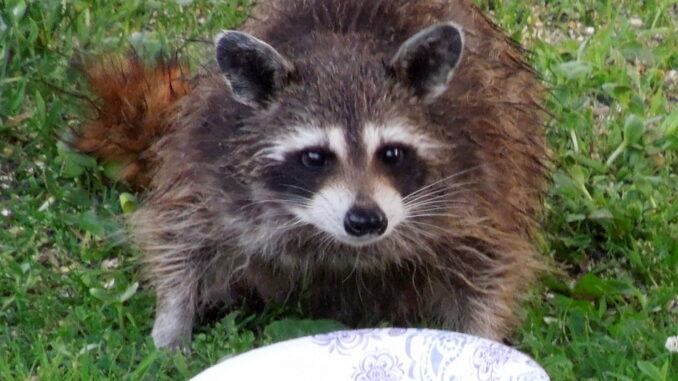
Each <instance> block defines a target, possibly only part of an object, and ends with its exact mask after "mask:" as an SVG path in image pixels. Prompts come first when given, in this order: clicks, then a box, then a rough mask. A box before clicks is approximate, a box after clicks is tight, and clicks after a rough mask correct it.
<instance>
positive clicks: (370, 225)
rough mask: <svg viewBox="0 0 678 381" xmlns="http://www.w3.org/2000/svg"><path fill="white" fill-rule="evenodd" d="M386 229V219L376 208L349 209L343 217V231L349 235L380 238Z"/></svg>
mask: <svg viewBox="0 0 678 381" xmlns="http://www.w3.org/2000/svg"><path fill="white" fill-rule="evenodd" d="M387 227H388V219H387V218H386V215H385V214H384V212H383V211H382V210H381V209H380V208H378V207H372V208H360V207H353V208H351V209H350V210H349V211H348V212H347V213H346V216H345V217H344V230H346V233H348V234H349V235H352V236H355V237H363V236H366V235H375V236H380V235H382V234H384V232H385V231H386V228H387Z"/></svg>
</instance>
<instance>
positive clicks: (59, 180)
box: [0, 0, 678, 381]
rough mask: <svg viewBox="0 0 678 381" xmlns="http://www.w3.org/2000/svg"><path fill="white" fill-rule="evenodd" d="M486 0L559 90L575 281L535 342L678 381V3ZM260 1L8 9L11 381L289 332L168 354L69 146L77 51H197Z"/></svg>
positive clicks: (228, 321)
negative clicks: (64, 144)
mask: <svg viewBox="0 0 678 381" xmlns="http://www.w3.org/2000/svg"><path fill="white" fill-rule="evenodd" d="M478 3H479V4H480V5H481V6H482V7H483V8H484V9H485V10H487V11H490V12H491V14H492V17H493V18H494V19H495V20H496V21H497V22H498V23H499V24H500V25H501V26H502V27H503V28H504V29H505V30H507V32H508V33H510V34H511V35H512V36H513V37H514V38H516V39H517V40H519V41H521V42H522V43H524V44H525V45H526V46H527V47H528V48H529V49H530V50H532V51H533V55H532V56H531V57H530V60H531V62H532V64H533V65H534V66H535V67H536V68H537V70H538V71H539V72H540V73H542V75H543V77H544V81H545V83H546V84H547V85H548V86H549V87H550V88H551V89H552V96H551V97H550V99H549V100H548V104H547V106H548V109H549V110H550V111H551V112H552V113H553V115H554V117H553V120H552V121H551V122H550V123H549V124H548V126H547V131H548V137H549V140H550V142H551V144H552V147H553V152H554V158H555V164H554V176H553V185H552V187H551V192H550V194H549V197H548V199H547V201H546V213H545V216H544V219H543V225H544V227H545V229H546V231H547V234H546V236H545V239H544V242H543V252H544V255H545V256H547V257H549V258H551V259H552V260H553V262H554V264H555V267H557V268H558V269H559V270H560V271H561V272H560V273H559V274H555V275H553V276H551V277H548V278H547V279H545V280H544V282H543V284H542V286H541V288H539V289H538V290H536V291H535V298H534V301H533V302H532V303H531V304H530V306H529V309H528V311H527V316H526V317H527V318H526V321H525V325H524V326H523V327H522V328H521V329H520V330H519V332H518V333H517V335H516V340H515V341H516V343H517V345H518V347H519V348H520V349H521V350H523V351H526V352H528V353H529V354H531V355H532V356H533V357H534V358H535V359H536V360H537V361H539V362H540V363H541V364H543V365H544V366H545V367H546V368H547V370H548V371H549V373H550V374H551V375H552V377H553V379H555V380H572V379H578V380H580V379H591V380H594V379H598V380H603V379H604V380H652V381H659V380H671V379H674V380H675V375H676V374H678V355H676V354H673V355H671V353H670V352H669V351H668V350H667V349H665V348H664V342H665V340H666V338H667V337H669V336H675V335H678V275H677V274H678V273H677V268H678V243H677V241H678V202H677V200H678V177H677V176H676V168H677V167H678V158H677V157H676V156H677V152H678V109H676V107H675V106H676V100H677V99H678V83H677V79H676V74H675V72H673V74H671V73H670V70H672V69H673V70H676V69H678V49H676V46H678V37H677V36H678V33H677V32H676V31H677V27H678V25H677V21H676V20H677V19H678V18H677V17H678V16H677V12H678V10H677V9H676V5H675V4H672V1H670V0H656V1H653V0H648V1H643V2H641V1H628V0H618V1H610V0H600V1H589V0H556V1H548V2H545V1H544V0H542V1H538V0H504V1H499V0H479V1H478ZM246 5H247V4H246V2H236V1H228V0H195V1H191V0H183V1H162V2H161V1H141V0H129V1H104V0H100V1H94V0H89V1H84V0H63V1H57V0H52V1H32V2H31V1H22V0H0V212H2V214H0V305H1V308H0V354H1V356H2V360H0V379H3V380H27V379H30V380H36V379H39V380H41V381H45V380H80V379H82V380H92V379H135V380H136V379H182V378H184V379H185V378H188V377H190V376H192V375H194V374H196V373H197V372H198V371H200V370H201V369H202V368H204V367H207V366H209V365H211V364H213V363H215V362H216V361H218V360H219V359H220V358H222V357H224V356H228V355H231V354H233V353H237V352H240V351H244V350H247V349H249V348H251V347H252V346H253V345H261V344H263V343H267V342H270V341H271V340H274V339H276V338H278V337H280V336H281V335H280V332H278V333H276V332H275V330H276V329H278V330H280V326H275V325H270V323H271V322H272V321H273V320H275V319H277V318H280V317H289V316H290V313H289V312H282V313H281V312H279V311H277V310H276V309H275V308H270V311H267V313H266V314H264V315H258V316H254V315H252V314H247V313H246V312H241V313H239V314H231V315H228V316H227V317H225V318H223V319H222V320H221V321H219V322H218V323H217V324H216V325H212V326H209V327H204V328H202V329H201V330H200V331H199V332H198V333H197V335H196V338H195V343H194V345H193V353H192V355H191V356H190V357H186V356H184V355H182V354H171V353H167V352H164V351H157V350H155V349H154V348H153V345H152V342H151V341H150V339H149V332H150V325H151V323H152V318H153V297H152V295H151V293H150V292H148V290H146V289H143V287H140V286H139V285H138V276H137V274H136V269H137V268H136V265H135V256H136V255H137V253H136V252H135V251H134V250H133V249H132V248H130V247H129V246H128V245H127V244H125V243H124V242H121V241H122V240H120V239H117V238H115V237H113V238H111V236H110V232H112V231H116V230H117V229H119V228H120V225H121V224H120V223H119V219H118V218H117V217H116V216H119V215H120V214H121V213H122V207H121V203H120V202H119V198H120V195H121V194H122V193H123V192H125V191H128V190H126V189H124V188H123V187H122V186H116V185H113V184H112V183H111V182H110V181H108V180H107V179H106V177H105V174H104V171H103V169H102V168H99V167H97V165H96V163H95V162H93V161H92V160H90V159H88V158H85V157H81V156H77V155H72V154H70V153H68V152H66V151H64V150H63V149H60V148H59V146H58V145H57V136H58V135H59V133H60V132H61V131H63V130H64V129H65V128H67V127H68V126H72V125H75V124H77V123H78V122H79V121H80V120H81V118H82V115H81V113H79V109H78V105H77V104H78V101H77V99H75V98H73V97H71V96H69V95H67V94H66V93H65V92H64V91H62V90H65V91H70V92H73V91H76V92H81V91H82V84H81V81H80V80H78V79H77V75H76V74H77V73H75V72H74V71H73V70H72V69H70V68H69V61H70V59H71V57H73V56H74V55H75V54H77V53H78V52H81V51H86V52H96V53H105V52H107V51H121V50H123V49H125V48H126V47H129V46H130V45H132V46H134V47H135V48H136V49H140V50H143V51H146V52H149V53H150V54H153V53H155V52H157V51H159V50H161V49H163V48H164V49H173V48H176V47H181V46H184V45H186V41H187V40H191V39H200V38H206V37H207V38H210V37H211V36H212V35H214V34H215V32H216V31H218V30H219V29H222V28H226V27H233V26H235V25H237V24H238V22H239V21H241V20H242V19H243V17H244V15H245V13H246V11H247V9H246ZM200 45H201V44H196V43H193V44H190V43H189V44H188V45H187V46H188V47H187V48H186V50H187V51H188V52H189V53H190V52H191V51H193V50H195V51H200V50H201V46H200ZM203 50H204V49H203ZM57 89H61V90H57ZM292 317H294V316H292ZM300 326H303V327H308V329H313V325H312V324H311V325H308V324H305V325H304V324H302V325H300ZM288 328H289V327H288ZM293 328H294V327H293ZM297 328H298V327H297ZM282 330H283V331H284V330H285V329H282ZM672 377H674V378H672Z"/></svg>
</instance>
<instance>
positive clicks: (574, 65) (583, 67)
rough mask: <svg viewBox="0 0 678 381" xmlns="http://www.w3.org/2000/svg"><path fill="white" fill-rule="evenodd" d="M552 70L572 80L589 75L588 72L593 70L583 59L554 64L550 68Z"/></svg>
mask: <svg viewBox="0 0 678 381" xmlns="http://www.w3.org/2000/svg"><path fill="white" fill-rule="evenodd" d="M552 71H553V72H554V73H556V74H557V75H560V76H563V77H565V78H567V79H569V80H573V81H574V80H577V79H581V78H584V77H586V76H587V75H589V73H591V71H593V68H592V67H591V65H590V64H588V63H586V62H583V61H570V62H563V63H560V64H558V65H555V66H554V67H553V68H552Z"/></svg>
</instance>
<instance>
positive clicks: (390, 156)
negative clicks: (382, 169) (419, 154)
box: [379, 146, 407, 167]
mask: <svg viewBox="0 0 678 381" xmlns="http://www.w3.org/2000/svg"><path fill="white" fill-rule="evenodd" d="M406 155H407V148H405V147H401V146H386V147H384V148H382V149H381V150H380V151H379V156H380V159H381V161H382V162H383V163H384V164H386V165H388V166H392V167H395V166H397V165H400V164H401V163H402V162H403V160H405V156H406Z"/></svg>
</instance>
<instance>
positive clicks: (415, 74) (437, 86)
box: [389, 23, 464, 101]
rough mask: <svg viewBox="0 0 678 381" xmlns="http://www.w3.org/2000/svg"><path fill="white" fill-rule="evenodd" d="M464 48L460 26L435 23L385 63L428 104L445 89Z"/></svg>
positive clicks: (411, 39)
mask: <svg viewBox="0 0 678 381" xmlns="http://www.w3.org/2000/svg"><path fill="white" fill-rule="evenodd" d="M463 48H464V35H463V32H462V29H461V27H459V26H457V25H456V24H453V23H444V24H436V25H433V26H431V27H429V28H426V29H424V30H422V31H420V32H419V33H416V34H415V35H414V36H412V37H410V38H409V39H408V40H407V41H405V42H404V43H403V44H402V45H401V46H400V48H399V49H398V51H397V52H396V54H395V55H394V56H393V58H391V61H390V62H389V65H390V69H391V72H392V73H393V74H394V75H395V76H396V78H397V79H398V80H400V81H402V82H404V83H405V84H407V85H408V86H410V87H411V88H412V89H413V90H414V92H415V94H416V95H417V96H418V97H422V98H423V99H424V100H426V101H431V100H433V99H435V98H437V97H438V96H440V95H441V94H442V93H443V92H445V90H446V89H447V85H448V83H449V82H450V80H451V79H452V77H453V75H454V69H455V68H456V67H457V64H458V63H459V60H460V58H461V55H462V51H463Z"/></svg>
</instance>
